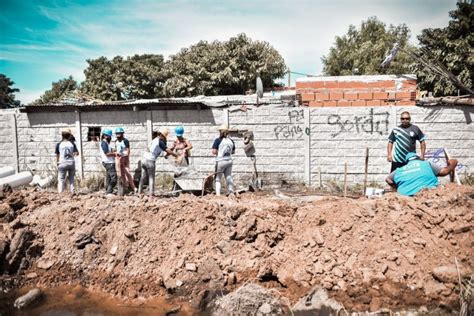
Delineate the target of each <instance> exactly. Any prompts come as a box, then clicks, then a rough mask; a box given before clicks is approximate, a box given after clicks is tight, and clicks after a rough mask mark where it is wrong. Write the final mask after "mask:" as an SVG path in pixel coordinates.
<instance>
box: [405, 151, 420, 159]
mask: <svg viewBox="0 0 474 316" xmlns="http://www.w3.org/2000/svg"><path fill="white" fill-rule="evenodd" d="M413 159H420V157H419V156H418V155H417V154H416V153H413V152H411V153H408V154H407V155H406V156H405V160H406V161H409V160H413Z"/></svg>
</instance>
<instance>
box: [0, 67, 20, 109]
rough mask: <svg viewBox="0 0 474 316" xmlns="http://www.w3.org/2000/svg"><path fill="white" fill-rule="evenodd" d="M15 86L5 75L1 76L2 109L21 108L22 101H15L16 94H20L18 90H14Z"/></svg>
mask: <svg viewBox="0 0 474 316" xmlns="http://www.w3.org/2000/svg"><path fill="white" fill-rule="evenodd" d="M14 84H15V82H13V81H12V80H11V79H10V78H8V77H7V76H5V75H4V74H0V108H2V109H6V108H12V107H17V106H20V101H19V100H15V92H20V89H18V88H12V86H13V85H14Z"/></svg>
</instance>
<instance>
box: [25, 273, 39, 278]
mask: <svg viewBox="0 0 474 316" xmlns="http://www.w3.org/2000/svg"><path fill="white" fill-rule="evenodd" d="M37 276H38V274H36V273H35V272H31V273H28V274H27V275H26V278H27V279H34V278H36V277H37Z"/></svg>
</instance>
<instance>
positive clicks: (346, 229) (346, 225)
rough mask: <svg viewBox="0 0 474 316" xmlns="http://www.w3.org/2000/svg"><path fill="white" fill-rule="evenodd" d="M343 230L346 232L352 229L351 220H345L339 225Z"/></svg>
mask: <svg viewBox="0 0 474 316" xmlns="http://www.w3.org/2000/svg"><path fill="white" fill-rule="evenodd" d="M341 229H342V231H343V232H347V231H349V230H351V229H352V223H351V222H345V223H344V224H343V225H342V227H341Z"/></svg>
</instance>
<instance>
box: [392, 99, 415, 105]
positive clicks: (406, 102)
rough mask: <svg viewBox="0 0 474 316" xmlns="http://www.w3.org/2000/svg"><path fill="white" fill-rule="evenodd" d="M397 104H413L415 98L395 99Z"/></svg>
mask: <svg viewBox="0 0 474 316" xmlns="http://www.w3.org/2000/svg"><path fill="white" fill-rule="evenodd" d="M396 104H397V105H415V100H401V101H397V103H396Z"/></svg>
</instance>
